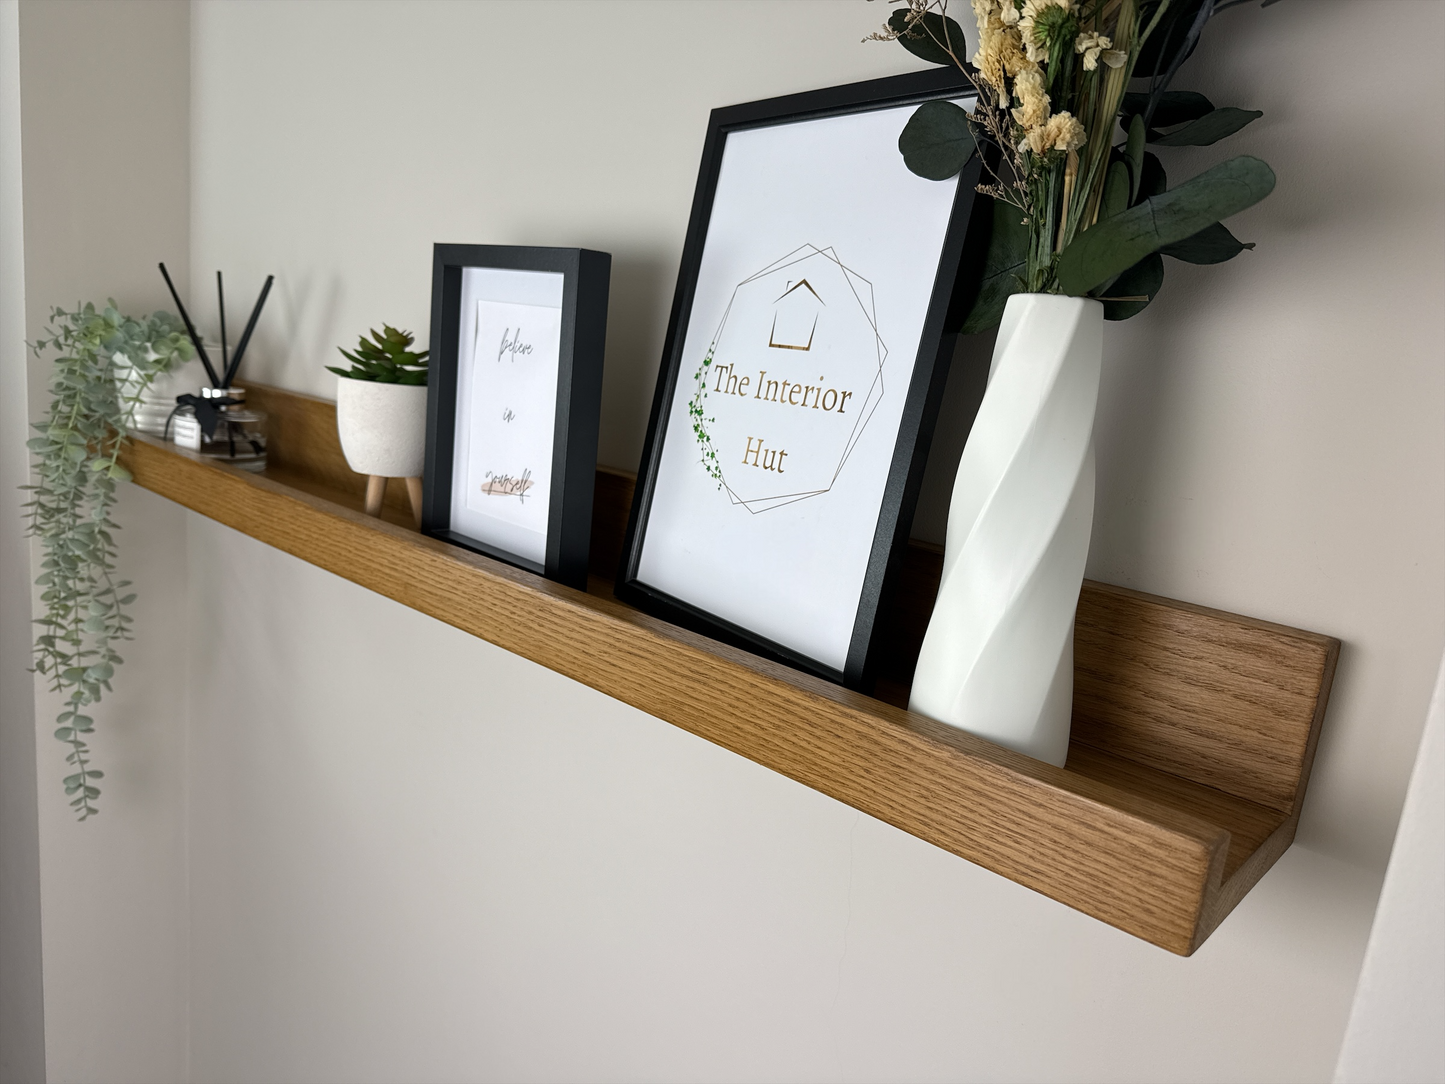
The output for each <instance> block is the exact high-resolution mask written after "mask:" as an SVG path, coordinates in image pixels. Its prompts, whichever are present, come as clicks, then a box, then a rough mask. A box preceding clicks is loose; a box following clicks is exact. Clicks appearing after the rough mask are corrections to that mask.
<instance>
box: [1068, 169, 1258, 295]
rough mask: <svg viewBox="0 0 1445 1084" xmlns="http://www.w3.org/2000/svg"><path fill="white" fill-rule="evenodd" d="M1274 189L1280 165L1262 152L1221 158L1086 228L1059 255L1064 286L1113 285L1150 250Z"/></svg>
mask: <svg viewBox="0 0 1445 1084" xmlns="http://www.w3.org/2000/svg"><path fill="white" fill-rule="evenodd" d="M1273 190H1274V171H1273V170H1272V169H1270V168H1269V166H1267V165H1265V164H1264V163H1263V162H1261V161H1260V160H1259V159H1258V158H1251V157H1249V156H1248V155H1240V156H1239V157H1238V158H1231V159H1229V161H1227V162H1221V163H1220V164H1219V165H1217V166H1215V167H1214V168H1212V169H1208V170H1205V171H1204V172H1203V173H1201V174H1200V175H1199V176H1198V177H1195V178H1193V179H1192V180H1188V181H1185V182H1184V183H1183V184H1181V185H1179V186H1178V187H1177V188H1171V189H1169V190H1168V191H1167V192H1162V193H1160V194H1159V195H1157V196H1150V197H1148V198H1147V199H1145V200H1143V201H1142V202H1141V203H1138V204H1135V205H1134V206H1133V207H1130V208H1129V209H1128V210H1126V211H1123V212H1122V213H1120V214H1117V215H1115V216H1114V217H1112V218H1101V219H1100V220H1099V221H1098V222H1096V223H1094V225H1093V226H1092V227H1090V228H1089V229H1088V230H1085V231H1084V232H1082V233H1080V234H1079V235H1078V236H1077V237H1076V238H1074V241H1073V243H1072V244H1071V245H1069V247H1068V248H1066V249H1064V251H1063V255H1061V256H1060V257H1059V261H1058V265H1057V267H1056V268H1055V274H1056V275H1057V277H1058V283H1059V288H1060V289H1061V290H1062V291H1063V292H1064V293H1066V294H1073V295H1075V296H1082V295H1084V294H1088V293H1089V292H1090V291H1093V290H1096V289H1098V288H1099V287H1101V286H1108V285H1109V284H1110V283H1111V282H1112V280H1113V279H1114V278H1115V277H1116V276H1118V275H1119V274H1121V273H1122V272H1124V271H1126V270H1128V269H1129V268H1130V267H1133V266H1134V264H1136V263H1138V262H1139V261H1140V260H1142V259H1143V258H1144V257H1145V256H1148V255H1149V254H1150V253H1153V252H1158V251H1159V250H1160V249H1162V248H1164V247H1165V246H1166V245H1172V244H1175V243H1177V242H1179V241H1183V240H1185V239H1186V238H1189V237H1193V236H1194V235H1195V234H1197V233H1199V232H1200V231H1201V230H1205V229H1208V228H1209V227H1211V226H1213V225H1214V224H1215V223H1217V222H1218V221H1219V220H1220V219H1221V218H1227V217H1229V216H1230V215H1232V214H1237V213H1239V212H1240V211H1242V210H1244V209H1245V208H1246V207H1252V206H1254V205H1255V204H1256V203H1258V202H1259V201H1260V200H1262V199H1264V197H1265V196H1267V195H1269V194H1270V192H1271V191H1273Z"/></svg>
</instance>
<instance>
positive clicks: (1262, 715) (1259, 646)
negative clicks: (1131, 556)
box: [127, 385, 1338, 955]
mask: <svg viewBox="0 0 1445 1084" xmlns="http://www.w3.org/2000/svg"><path fill="white" fill-rule="evenodd" d="M249 395H250V397H251V401H252V402H253V403H255V404H256V405H258V406H260V405H261V403H262V401H263V400H264V402H265V404H266V405H265V406H264V407H263V409H266V410H267V411H268V413H271V414H272V416H273V417H277V416H279V417H280V418H281V419H282V424H281V425H279V426H278V427H276V428H275V429H273V433H272V441H273V444H272V448H273V449H274V450H273V452H272V460H271V462H272V464H273V466H272V467H271V469H268V471H267V473H266V474H265V475H259V476H258V475H251V474H247V473H246V472H243V471H239V470H236V469H235V468H232V467H229V466H225V465H221V464H217V463H214V462H211V461H206V460H203V459H201V457H199V456H197V455H195V454H194V453H190V452H187V451H184V450H180V449H177V448H175V446H174V445H168V444H162V443H160V442H158V441H152V440H149V439H148V438H141V439H139V440H137V441H136V443H135V444H134V445H133V446H132V448H131V449H130V451H129V453H128V458H127V462H128V464H129V465H130V467H131V470H132V471H133V473H134V475H135V478H136V481H137V482H138V484H140V485H142V486H145V487H146V488H148V489H151V490H153V491H155V492H157V493H159V494H161V495H162V496H166V497H168V498H170V499H172V500H175V501H177V502H178V503H180V504H183V505H185V506H186V507H188V508H191V509H194V510H195V511H197V512H199V513H201V514H203V515H206V516H208V517H210V518H212V519H215V520H217V521H218V522H221V523H224V524H226V525H228V526H231V527H233V528H235V529H237V530H240V531H243V532H244V533H246V534H249V535H251V536H252V537H254V538H257V539H259V540H260V541H262V542H264V543H266V544H269V545H272V546H276V547H277V548H279V549H281V550H284V551H285V552H287V553H291V554H294V555H295V556H297V557H300V558H301V559H303V560H306V561H309V562H311V563H312V564H315V565H317V566H318V567H321V568H325V569H327V570H328V571H331V572H334V573H336V574H338V575H340V576H342V577H344V578H346V579H349V580H351V581H353V582H355V583H358V584H360V585H361V586H363V587H367V588H369V589H370V590H373V591H376V592H378V593H380V594H382V595H385V596H387V597H388V598H392V599H394V600H396V601H398V602H400V603H402V604H403V605H406V606H410V607H412V608H413V609H417V610H420V611H422V612H424V613H427V614H430V615H431V616H434V617H436V618H438V619H439V620H442V621H445V622H447V623H448V624H451V625H453V626H455V627H457V628H459V629H462V630H464V631H466V632H468V633H470V634H472V635H475V636H478V637H480V638H482V639H484V640H487V641H489V642H490V643H493V644H496V645H497V646H499V647H502V648H505V649H506V650H508V651H512V652H515V653H517V654H519V655H523V656H525V657H527V658H529V659H533V660H535V661H536V662H538V663H540V664H541V665H543V666H546V667H548V668H550V669H552V670H555V671H557V672H558V673H561V674H565V675H566V676H568V677H571V678H573V679H575V680H577V681H581V682H583V683H584V684H586V685H589V686H591V687H592V688H595V689H597V690H599V691H601V692H603V693H606V694H607V695H609V696H613V697H615V698H617V699H619V700H622V701H624V702H626V703H628V704H632V705H633V706H635V707H637V708H640V709H641V710H643V711H645V712H647V713H649V714H651V715H654V716H657V717H658V718H661V719H664V720H666V721H668V722H670V723H673V724H675V725H677V726H679V727H682V728H683V729H685V730H688V731H690V732H691V733H694V734H697V735H698V736H700V737H702V738H705V739H706V740H708V741H711V742H714V743H716V744H718V745H720V746H722V747H724V748H727V749H730V750H732V751H733V752H735V753H738V754H739V755H741V756H745V757H747V758H749V759H751V760H754V761H756V762H757V763H759V764H763V765H765V766H767V767H769V768H772V769H773V770H775V771H778V772H781V773H782V774H784V775H787V776H789V777H790V778H792V779H795V780H797V781H799V782H801V783H803V784H805V785H807V786H809V787H813V788H814V789H816V790H819V791H821V792H823V793H825V794H828V795H831V796H832V797H834V798H836V799H838V800H839V801H842V802H845V803H847V804H848V805H851V806H853V807H854V808H857V809H860V810H862V811H863V812H866V813H868V814H870V815H872V816H875V817H878V818H879V819H881V820H884V821H887V822H888V823H890V824H893V825H896V826H897V827H899V828H901V829H903V830H904V831H907V832H910V833H912V834H913V835H916V836H918V837H920V838H922V839H925V840H928V841H929V842H931V843H934V844H935V845H937V846H939V847H942V848H944V849H946V850H948V851H951V852H952V853H954V854H957V855H959V856H961V857H963V858H966V859H968V860H969V861H972V862H976V863H978V864H980V865H982V866H985V867H986V868H988V869H991V870H993V871H995V872H997V873H999V874H1001V875H1003V876H1005V877H1008V878H1010V879H1012V880H1014V881H1017V882H1019V883H1021V884H1024V885H1027V886H1028V887H1030V888H1033V889H1035V890H1037V891H1039V892H1042V893H1044V894H1046V895H1048V896H1050V897H1052V898H1053V899H1056V900H1058V901H1060V902H1061V903H1064V904H1066V905H1068V906H1071V907H1074V908H1077V909H1078V910H1081V911H1083V912H1085V913H1087V914H1090V915H1093V916H1094V917H1096V918H1098V919H1100V920H1102V921H1104V922H1108V923H1110V924H1111V925H1114V926H1116V927H1118V928H1120V929H1122V930H1125V931H1127V932H1129V933H1131V934H1134V935H1136V936H1138V937H1142V938H1144V939H1146V940H1148V941H1151V942H1153V943H1154V944H1157V945H1160V946H1161V947H1163V948H1166V949H1169V950H1170V951H1173V952H1177V953H1181V954H1185V955H1187V954H1189V953H1191V952H1193V951H1194V949H1195V948H1197V947H1198V945H1199V944H1200V943H1201V942H1202V941H1203V939H1204V938H1205V937H1207V936H1208V934H1209V933H1210V931H1212V930H1213V929H1214V928H1215V927H1216V926H1217V925H1218V923H1219V922H1220V921H1222V920H1223V919H1224V917H1225V916H1226V915H1227V914H1228V913H1229V911H1230V909H1232V908H1233V907H1234V905H1235V904H1237V903H1238V901H1239V900H1240V899H1242V898H1243V896H1244V895H1245V893H1246V892H1248V890H1249V888H1250V887H1252V886H1253V884H1254V883H1255V882H1257V881H1258V879H1259V878H1260V877H1261V876H1262V875H1263V874H1264V872H1265V871H1266V870H1267V869H1268V868H1269V866H1270V865H1272V864H1273V862H1274V861H1275V859H1277V858H1278V856H1279V855H1280V854H1282V853H1283V852H1284V850H1285V849H1286V848H1287V847H1288V846H1289V843H1290V841H1291V840H1292V839H1293V836H1294V828H1295V824H1296V823H1297V821H1298V816H1299V807H1300V803H1301V801H1302V800H1303V794H1304V787H1305V783H1306V782H1307V780H1308V774H1309V768H1310V762H1311V759H1312V756H1313V751H1314V743H1315V739H1316V738H1317V736H1318V732H1319V727H1320V724H1321V720H1322V718H1323V712H1324V705H1325V701H1326V698H1327V695H1328V691H1329V684H1330V681H1331V678H1332V676H1333V668H1334V661H1335V659H1336V657H1337V653H1338V643H1337V642H1336V641H1334V640H1331V639H1329V638H1328V637H1324V636H1319V635H1317V634H1314V633H1308V632H1301V631H1299V630H1295V629H1288V628H1285V627H1283V626H1278V625H1270V624H1267V623H1264V622H1259V621H1254V620H1252V619H1249V618H1242V617H1237V616H1234V615H1230V614H1224V613H1220V612H1217V611H1211V610H1206V609H1204V608H1202V607H1197V606H1190V605H1188V604H1184V603H1176V602H1171V601H1169V600H1165V599H1159V598H1156V597H1153V596H1148V595H1142V594H1139V593H1137V592H1132V591H1126V590H1124V589H1121V588H1115V587H1109V586H1106V585H1103V584H1094V583H1086V584H1085V587H1084V591H1083V595H1082V597H1081V600H1080V606H1079V615H1078V622H1077V626H1076V636H1077V644H1078V646H1077V649H1076V651H1077V659H1078V669H1077V672H1076V689H1077V692H1076V706H1075V729H1076V734H1075V742H1074V744H1073V746H1072V747H1071V750H1070V756H1069V761H1068V765H1067V767H1065V768H1054V767H1052V766H1050V765H1047V764H1043V763H1041V762H1039V761H1035V760H1033V759H1031V758H1029V757H1026V756H1023V755H1021V754H1017V753H1013V752H1011V751H1009V750H1006V749H1003V748H1001V747H999V746H995V745H993V744H991V743H989V742H986V741H983V740H981V739H978V738H974V737H973V736H971V735H969V734H966V733H963V732H961V731H958V730H955V729H953V728H951V727H948V726H944V725H942V724H939V723H936V722H934V721H932V720H930V719H927V718H925V717H923V716H919V715H914V714H912V713H909V712H907V711H905V710H903V709H902V708H901V707H899V706H898V703H906V690H907V683H908V681H910V680H911V668H912V661H911V659H910V658H909V657H908V654H907V649H906V647H905V648H900V649H899V651H898V652H897V657H896V658H895V659H894V661H893V662H892V664H891V665H890V668H889V672H888V674H886V675H885V678H884V679H883V681H881V682H880V692H887V691H888V689H889V688H891V690H892V695H891V698H892V699H894V700H895V701H896V702H895V703H891V704H890V703H887V702H885V701H883V700H880V699H875V698H872V697H867V696H863V695H861V694H859V693H855V692H851V691H848V690H845V689H842V688H840V687H838V686H835V685H832V684H830V683H828V682H825V681H822V680H819V679H816V678H813V677H810V676H808V675H806V674H802V673H800V672H798V671H794V670H791V669H789V668H787V667H784V666H780V665H777V664H774V663H770V662H768V661H766V660H763V659H760V658H757V657H755V656H752V655H749V654H747V653H746V652H742V651H739V650H736V649H734V648H731V647H728V646H725V645H722V644H719V643H717V642H715V641H711V640H708V639H706V638H705V637H702V636H698V635H695V634H693V633H689V632H687V631H685V630H682V629H679V628H676V627H674V626H671V625H668V624H666V623H665V622H662V621H658V620H656V619H654V618H651V617H648V616H647V615H644V614H642V613H639V612H638V611H636V610H633V609H631V608H630V607H627V606H624V605H623V604H621V603H620V602H618V601H616V600H615V599H614V598H612V597H611V587H610V582H609V580H610V578H611V576H612V574H613V573H614V572H615V570H616V567H617V557H618V551H619V549H620V540H621V535H622V531H623V528H624V527H625V523H626V516H627V507H628V504H629V503H630V498H631V489H632V478H631V476H630V475H628V474H627V473H626V472H621V471H613V470H607V469H602V470H599V472H598V481H597V491H596V494H597V496H596V508H597V511H596V514H595V516H594V523H593V566H592V567H593V571H594V573H595V576H594V579H593V583H592V588H591V590H589V592H587V593H583V592H579V591H574V590H572V589H570V588H566V587H562V586H560V585H558V584H555V583H551V582H549V581H547V580H544V579H542V578H540V577H538V576H534V575H532V574H530V573H527V572H524V571H522V570H520V569H516V568H513V567H511V566H509V565H505V564H502V563H500V562H496V561H492V560H489V559H488V558H486V557H482V556H480V555H477V554H473V553H470V552H467V551H464V550H461V549H459V548H457V547H455V546H451V545H448V544H446V543H443V542H440V541H437V540H435V539H431V538H426V537H423V536H421V535H419V534H417V533H416V532H415V531H414V530H413V529H411V528H410V512H409V509H408V508H407V506H406V503H405V494H404V491H403V492H401V493H398V494H397V495H396V496H397V497H399V498H400V499H399V500H396V499H393V498H392V494H391V493H388V503H387V506H386V507H385V508H384V509H383V518H382V519H381V520H377V519H371V518H368V517H366V516H365V515H363V514H362V513H361V512H360V508H361V501H362V495H363V492H364V488H365V484H364V480H363V479H362V478H361V476H359V475H354V474H350V472H349V471H347V472H346V473H347V474H348V475H350V477H344V476H342V475H341V473H340V471H341V470H344V469H345V463H344V459H342V458H341V457H340V454H339V448H337V447H336V439H335V421H334V408H332V405H331V404H329V403H327V402H325V401H324V400H318V399H311V398H309V397H304V396H294V395H292V394H291V393H287V392H281V391H278V390H276V389H269V388H267V389H263V388H260V387H259V386H256V385H251V386H250V389H249ZM328 409H330V410H331V414H330V417H329V429H328V416H327V411H328ZM288 439H289V440H290V442H291V443H290V446H289V448H288V449H287V450H286V451H284V452H282V451H281V449H280V447H279V446H280V445H281V443H282V442H283V441H286V440H288ZM278 453H279V454H278ZM338 464H339V467H338ZM395 488H397V489H398V490H400V489H401V487H400V486H397V487H395ZM937 567H938V554H937V552H936V550H934V549H931V548H929V547H914V548H912V549H911V550H910V553H909V558H908V560H907V561H906V562H905V565H904V571H903V573H902V574H901V575H900V577H899V586H900V587H901V588H903V589H906V591H907V592H908V594H907V595H906V596H904V595H903V594H902V593H901V592H900V594H899V595H898V596H897V597H896V598H895V599H894V600H892V602H891V603H890V605H891V607H892V608H891V610H889V613H890V614H891V616H890V620H891V621H892V622H893V627H894V628H895V629H896V630H898V631H897V633H896V635H897V637H898V638H899V639H904V638H908V639H907V642H913V643H914V646H913V648H912V650H913V653H914V657H916V651H917V648H916V642H915V641H916V640H921V636H922V631H921V628H920V627H919V623H920V622H921V621H926V619H927V613H928V609H929V608H930V607H931V602H932V594H931V592H932V591H936V589H937V571H936V570H937ZM930 570H932V571H931V573H930ZM930 574H931V581H930Z"/></svg>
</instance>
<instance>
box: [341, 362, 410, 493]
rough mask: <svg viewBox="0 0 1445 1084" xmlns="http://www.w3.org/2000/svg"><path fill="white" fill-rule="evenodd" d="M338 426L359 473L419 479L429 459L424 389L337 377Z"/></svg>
mask: <svg viewBox="0 0 1445 1084" xmlns="http://www.w3.org/2000/svg"><path fill="white" fill-rule="evenodd" d="M336 430H337V434H338V435H339V436H340V437H341V450H342V452H344V453H345V454H346V462H347V464H348V465H349V466H350V467H351V469H352V470H354V471H356V472H357V473H358V474H368V475H374V476H376V477H379V478H419V477H421V471H422V465H423V464H424V463H425V462H426V387H425V385H412V384H379V383H377V382H376V381H374V380H352V379H350V378H349V377H344V376H338V377H337V378H336Z"/></svg>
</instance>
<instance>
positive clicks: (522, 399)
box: [466, 299, 562, 537]
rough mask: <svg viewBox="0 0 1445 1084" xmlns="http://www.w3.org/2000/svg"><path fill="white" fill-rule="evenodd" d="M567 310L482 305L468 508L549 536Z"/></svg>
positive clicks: (475, 340) (476, 337)
mask: <svg viewBox="0 0 1445 1084" xmlns="http://www.w3.org/2000/svg"><path fill="white" fill-rule="evenodd" d="M561 321H562V310H561V309H559V308H553V307H551V306H544V305H522V304H516V303H513V302H502V301H488V300H486V299H478V301H477V303H476V312H475V323H474V326H473V329H472V351H471V354H472V372H471V377H472V379H471V391H472V394H471V412H470V413H471V419H470V422H471V440H470V442H469V447H468V454H467V464H466V472H467V473H466V506H467V508H469V509H470V510H471V511H473V512H476V513H479V514H481V515H484V516H487V517H490V518H493V519H498V520H501V521H503V522H505V523H509V524H511V525H513V526H515V527H520V528H522V529H524V530H527V531H535V532H539V533H540V534H541V535H542V536H544V537H545V535H546V533H547V513H548V497H549V493H548V491H549V488H550V483H551V475H552V446H553V440H554V437H555V432H556V421H557V368H558V350H559V345H560V342H561V326H562V325H561Z"/></svg>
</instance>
